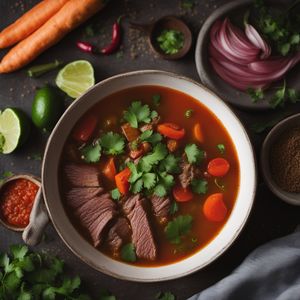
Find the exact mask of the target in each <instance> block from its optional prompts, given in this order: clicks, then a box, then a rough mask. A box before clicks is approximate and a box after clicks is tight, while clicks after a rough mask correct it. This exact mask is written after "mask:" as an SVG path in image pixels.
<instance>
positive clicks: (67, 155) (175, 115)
mask: <svg viewBox="0 0 300 300" xmlns="http://www.w3.org/2000/svg"><path fill="white" fill-rule="evenodd" d="M153 95H160V105H159V106H156V105H154V104H153ZM137 99H138V100H140V101H142V102H143V104H148V105H149V106H150V108H151V109H155V110H156V111H157V112H158V114H159V115H160V122H172V123H176V124H177V125H179V126H180V127H181V128H184V130H185V136H184V138H183V139H181V140H180V141H179V144H180V147H179V149H182V148H184V146H185V145H186V144H191V143H195V144H196V145H197V146H198V147H199V148H201V149H203V150H205V152H206V156H207V157H206V159H205V160H204V161H203V162H202V163H201V164H200V165H199V166H198V167H199V169H200V171H201V174H202V175H201V176H202V178H205V179H206V180H207V182H208V190H207V193H206V194H205V195H198V194H194V195H193V198H192V200H190V201H187V202H177V205H178V211H177V212H176V213H175V215H172V216H170V219H169V221H170V220H172V219H174V218H176V217H177V216H179V215H191V216H192V217H193V222H192V228H191V230H190V231H189V232H188V234H186V235H184V236H182V237H181V243H180V244H173V243H171V242H170V241H169V240H168V239H167V238H166V233H165V227H166V224H164V225H162V224H160V223H159V222H157V220H156V218H155V217H154V216H153V215H152V214H151V212H150V213H148V218H149V220H150V224H151V227H152V231H153V235H154V238H155V242H156V244H157V252H158V254H157V258H156V259H155V260H154V261H149V260H146V259H139V258H138V259H137V261H135V262H132V264H134V265H139V266H160V265H166V264H170V263H174V262H177V261H179V260H182V259H184V258H186V257H188V256H190V255H192V254H194V253H195V252H197V251H199V250H200V249H201V248H203V247H204V246H205V245H207V244H208V243H209V242H210V241H211V240H212V239H214V238H215V237H216V235H217V234H218V233H219V231H220V230H221V229H222V227H223V226H224V224H225V223H226V221H227V219H228V218H229V216H230V213H231V211H232V209H233V206H234V203H235V200H236V197H237V193H238V190H239V162H238V159H237V154H236V150H235V148H234V145H233V143H232V140H231V138H230V136H229V134H228V132H227V131H226V129H225V128H224V126H223V125H222V123H221V122H220V121H219V120H218V119H217V118H216V117H215V116H214V115H213V114H212V113H211V112H210V111H209V110H208V109H207V108H206V107H205V106H204V105H202V104H200V103H199V102H198V101H197V100H195V99H194V98H192V97H190V96H189V95H187V94H184V93H182V92H179V91H176V90H173V89H169V88H164V87H159V86H140V87H134V88H129V89H126V90H122V91H120V92H117V93H114V94H112V95H110V96H108V97H106V98H105V99H103V100H101V101H100V102H99V103H98V104H96V105H95V106H94V107H93V108H92V109H91V110H90V112H91V113H92V114H93V115H96V116H97V118H98V125H97V128H96V129H95V130H94V131H93V137H92V138H91V140H93V138H97V137H98V136H99V132H103V131H108V130H109V131H115V132H118V133H120V134H121V133H122V132H121V129H120V120H121V119H122V116H123V111H125V110H127V109H128V107H129V106H130V104H131V103H132V101H133V100H137ZM187 110H192V113H191V115H190V117H189V118H187V117H186V115H185V113H186V111H187ZM197 122H199V123H200V124H201V129H202V133H203V143H199V142H198V141H197V140H196V139H195V136H194V133H193V129H194V126H195V124H196V123H197ZM218 145H224V147H225V150H224V149H223V147H222V146H219V148H218ZM79 146H80V145H78V142H76V141H74V138H73V137H72V135H70V137H69V138H68V140H67V142H66V144H65V146H64V151H63V155H62V158H61V165H62V166H63V165H64V164H65V162H66V161H71V162H82V159H81V155H80V150H78V147H79ZM223 150H224V153H223ZM221 152H222V153H221ZM216 157H221V158H224V159H226V160H227V161H228V163H229V164H230V170H229V172H228V173H227V174H226V175H225V176H224V177H220V178H217V177H213V176H208V177H207V173H206V170H207V165H208V163H209V161H210V160H212V159H214V158H216ZM104 161H107V157H106V156H105V155H102V156H101V159H100V162H97V163H96V164H94V165H96V166H97V167H98V168H99V170H100V171H101V170H103V164H104ZM60 174H63V172H60ZM61 176H62V178H61V180H60V182H62V183H64V184H62V186H61V193H62V195H63V200H64V204H65V210H66V212H67V214H68V216H69V218H70V220H71V222H72V223H73V225H74V226H75V227H76V228H77V230H78V231H79V232H80V233H81V234H82V236H83V237H84V238H86V239H87V240H88V241H91V239H90V235H89V232H88V231H87V230H86V229H85V228H84V227H83V226H82V225H81V223H80V220H79V219H78V216H77V215H76V214H74V211H73V210H71V209H70V208H69V207H68V205H67V203H66V200H65V199H66V197H65V193H66V192H67V191H68V190H69V187H68V185H67V184H66V179H65V178H64V175H61ZM103 177H104V176H102V178H101V180H102V182H104V188H105V190H106V191H111V190H112V189H114V188H115V183H114V182H113V181H109V180H106V179H105V178H103ZM214 193H222V194H223V198H224V203H225V205H226V208H227V214H226V217H225V219H223V220H222V221H220V222H212V221H210V220H208V219H207V218H206V217H205V216H204V214H203V204H204V202H205V200H206V199H207V197H208V196H210V195H212V194H214ZM168 195H169V197H170V198H172V201H174V197H173V195H172V192H169V194H168ZM98 248H99V251H101V252H103V253H105V254H106V255H108V256H110V257H111V258H113V259H117V260H120V261H122V258H121V257H120V253H112V252H111V250H110V248H109V247H107V245H106V244H105V243H104V244H102V245H100V246H99V247H98Z"/></svg>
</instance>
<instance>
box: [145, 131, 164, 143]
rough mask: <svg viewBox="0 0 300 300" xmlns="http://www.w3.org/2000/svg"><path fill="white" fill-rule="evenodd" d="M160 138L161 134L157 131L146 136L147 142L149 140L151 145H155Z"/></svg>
mask: <svg viewBox="0 0 300 300" xmlns="http://www.w3.org/2000/svg"><path fill="white" fill-rule="evenodd" d="M161 140H162V135H161V134H159V133H153V134H152V135H151V136H149V137H148V138H147V140H146V141H147V142H149V143H150V144H151V145H152V146H155V145H156V144H158V143H159V142H161Z"/></svg>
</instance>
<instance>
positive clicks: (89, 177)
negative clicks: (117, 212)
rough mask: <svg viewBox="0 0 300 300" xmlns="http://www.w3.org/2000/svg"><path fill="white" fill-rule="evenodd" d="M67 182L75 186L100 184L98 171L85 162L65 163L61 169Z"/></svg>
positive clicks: (96, 185) (95, 185)
mask: <svg viewBox="0 0 300 300" xmlns="http://www.w3.org/2000/svg"><path fill="white" fill-rule="evenodd" d="M63 171H64V173H65V176H66V178H67V180H68V183H69V184H70V185H72V186H77V187H98V186H100V171H99V170H98V168H97V167H95V166H90V165H86V164H74V163H73V164H71V163H70V164H67V165H65V166H64V169H63Z"/></svg>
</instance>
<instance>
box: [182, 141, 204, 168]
mask: <svg viewBox="0 0 300 300" xmlns="http://www.w3.org/2000/svg"><path fill="white" fill-rule="evenodd" d="M184 152H185V154H186V156H187V159H188V162H189V163H190V164H199V163H200V162H201V161H202V160H203V159H204V157H205V152H204V151H203V150H200V149H199V148H198V146H197V145H196V144H188V145H186V146H185V148H184Z"/></svg>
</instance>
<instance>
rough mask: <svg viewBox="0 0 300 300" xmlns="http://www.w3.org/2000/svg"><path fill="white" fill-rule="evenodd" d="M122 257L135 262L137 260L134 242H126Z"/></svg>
mask: <svg viewBox="0 0 300 300" xmlns="http://www.w3.org/2000/svg"><path fill="white" fill-rule="evenodd" d="M121 258H122V259H123V260H124V261H127V262H135V261H136V254H135V248H134V245H133V244H132V243H129V244H126V245H124V246H123V247H122V249H121Z"/></svg>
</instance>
